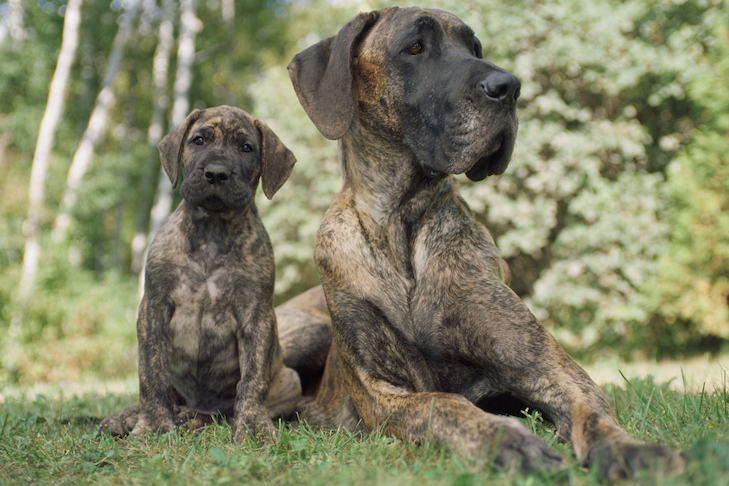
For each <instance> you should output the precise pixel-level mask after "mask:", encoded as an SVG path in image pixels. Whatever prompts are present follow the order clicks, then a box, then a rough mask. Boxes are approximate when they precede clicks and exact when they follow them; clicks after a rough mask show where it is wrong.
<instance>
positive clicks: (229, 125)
mask: <svg viewBox="0 0 729 486" xmlns="http://www.w3.org/2000/svg"><path fill="white" fill-rule="evenodd" d="M196 133H202V134H207V135H208V136H209V137H210V138H215V139H220V140H224V139H229V138H231V137H236V136H240V135H247V136H248V137H249V138H250V137H252V136H253V135H255V134H256V133H257V131H256V129H255V126H254V125H253V119H252V117H251V116H250V115H249V114H248V113H246V112H244V111H243V110H240V109H207V110H205V111H204V112H203V114H202V116H200V118H198V119H197V120H196V121H195V123H194V124H193V125H192V127H190V135H192V134H196Z"/></svg>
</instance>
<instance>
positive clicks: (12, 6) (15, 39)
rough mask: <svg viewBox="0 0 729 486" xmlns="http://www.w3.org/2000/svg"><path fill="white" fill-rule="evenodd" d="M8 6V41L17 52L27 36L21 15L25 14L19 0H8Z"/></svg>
mask: <svg viewBox="0 0 729 486" xmlns="http://www.w3.org/2000/svg"><path fill="white" fill-rule="evenodd" d="M8 6H9V10H10V11H9V12H8V16H7V27H8V33H9V34H10V42H11V43H12V46H11V48H12V49H13V50H14V51H15V52H18V51H20V48H21V47H22V45H23V42H24V41H25V39H26V38H27V37H28V34H27V32H26V31H25V27H24V26H23V17H24V16H25V12H24V11H23V4H22V2H21V0H8ZM66 9H68V7H66ZM64 28H65V20H64ZM77 30H78V29H77Z"/></svg>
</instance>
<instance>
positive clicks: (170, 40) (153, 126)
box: [132, 0, 175, 273]
mask: <svg viewBox="0 0 729 486" xmlns="http://www.w3.org/2000/svg"><path fill="white" fill-rule="evenodd" d="M162 11H163V13H162V21H161V22H160V25H159V32H158V34H157V36H158V39H159V40H158V42H157V48H156V49H155V52H154V61H153V66H152V74H153V80H154V110H153V112H152V120H151V122H150V125H149V130H148V131H147V143H148V144H149V146H150V147H155V148H153V149H152V150H153V151H154V155H153V156H154V158H155V160H156V158H157V153H156V152H157V151H156V147H157V144H158V143H159V141H160V140H161V139H162V134H163V130H164V115H165V110H166V109H167V107H168V105H169V100H168V99H167V98H166V96H165V93H166V91H167V80H168V77H169V74H168V73H169V65H170V55H171V53H172V47H173V46H174V43H175V37H174V30H175V27H174V22H173V18H174V5H173V4H172V0H163V6H162ZM154 174H155V172H151V174H150V171H147V176H146V177H145V178H144V183H145V184H147V181H148V180H149V179H151V177H152V176H154ZM147 187H149V185H148V186H147ZM150 189H151V188H150ZM142 192H143V193H144V194H147V191H142ZM143 207H144V210H143V211H144V212H145V213H146V212H147V207H146V206H143ZM147 221H148V218H147V217H142V218H140V219H139V220H138V221H137V227H136V230H135V234H134V238H132V271H134V272H135V273H140V272H141V271H142V268H143V267H144V252H145V251H146V248H147Z"/></svg>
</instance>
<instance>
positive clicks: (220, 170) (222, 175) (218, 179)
mask: <svg viewBox="0 0 729 486" xmlns="http://www.w3.org/2000/svg"><path fill="white" fill-rule="evenodd" d="M229 176H230V171H228V169H226V168H225V167H223V166H222V165H218V164H210V165H206V166H205V179H207V180H208V182H209V183H210V184H213V185H215V184H222V183H223V182H225V181H227V180H228V177H229Z"/></svg>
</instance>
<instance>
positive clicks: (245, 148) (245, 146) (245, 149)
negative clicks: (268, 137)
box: [241, 143, 253, 153]
mask: <svg viewBox="0 0 729 486" xmlns="http://www.w3.org/2000/svg"><path fill="white" fill-rule="evenodd" d="M241 150H242V151H243V152H246V153H248V152H253V147H251V145H250V144H248V143H244V144H243V146H242V147H241Z"/></svg>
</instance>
